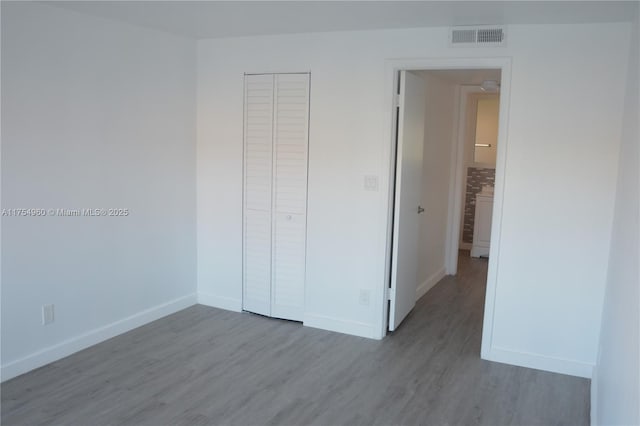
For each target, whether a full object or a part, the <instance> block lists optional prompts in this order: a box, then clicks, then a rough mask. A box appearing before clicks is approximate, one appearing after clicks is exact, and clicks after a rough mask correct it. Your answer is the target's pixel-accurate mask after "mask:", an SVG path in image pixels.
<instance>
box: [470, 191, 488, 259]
mask: <svg viewBox="0 0 640 426" xmlns="http://www.w3.org/2000/svg"><path fill="white" fill-rule="evenodd" d="M492 215H493V194H492V193H485V192H480V193H478V194H476V214H475V219H474V222H473V245H472V246H471V257H480V256H489V248H490V245H491V244H490V243H491V217H492Z"/></svg>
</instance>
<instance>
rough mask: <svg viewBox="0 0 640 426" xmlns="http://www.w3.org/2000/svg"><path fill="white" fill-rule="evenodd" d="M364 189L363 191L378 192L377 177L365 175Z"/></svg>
mask: <svg viewBox="0 0 640 426" xmlns="http://www.w3.org/2000/svg"><path fill="white" fill-rule="evenodd" d="M364 189H365V191H377V190H378V176H376V175H365V177H364Z"/></svg>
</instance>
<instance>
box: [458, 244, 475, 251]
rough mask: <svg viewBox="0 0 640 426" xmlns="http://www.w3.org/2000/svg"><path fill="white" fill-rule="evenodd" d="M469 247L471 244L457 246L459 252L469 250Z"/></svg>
mask: <svg viewBox="0 0 640 426" xmlns="http://www.w3.org/2000/svg"><path fill="white" fill-rule="evenodd" d="M471 247H473V244H471V243H460V245H459V246H458V249H459V250H471Z"/></svg>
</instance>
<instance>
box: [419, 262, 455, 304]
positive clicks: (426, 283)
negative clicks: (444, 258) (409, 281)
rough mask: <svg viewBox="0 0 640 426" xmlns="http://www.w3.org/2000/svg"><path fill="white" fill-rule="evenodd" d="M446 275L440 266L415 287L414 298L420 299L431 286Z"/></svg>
mask: <svg viewBox="0 0 640 426" xmlns="http://www.w3.org/2000/svg"><path fill="white" fill-rule="evenodd" d="M446 275H447V272H446V270H445V267H444V266H443V267H442V268H440V269H439V270H438V271H437V272H436V273H435V274H433V275H431V276H430V277H429V278H427V279H426V280H425V281H424V282H423V283H422V284H420V285H419V286H418V288H417V289H416V300H418V299H420V298H421V297H422V296H424V295H425V294H426V293H427V292H428V291H429V290H431V289H432V288H433V286H434V285H436V284H438V282H439V281H440V280H441V279H443V278H444V277H445V276H446Z"/></svg>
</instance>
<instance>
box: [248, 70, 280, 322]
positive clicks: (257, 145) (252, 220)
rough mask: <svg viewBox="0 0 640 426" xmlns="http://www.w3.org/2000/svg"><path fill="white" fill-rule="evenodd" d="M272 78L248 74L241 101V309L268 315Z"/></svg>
mask: <svg viewBox="0 0 640 426" xmlns="http://www.w3.org/2000/svg"><path fill="white" fill-rule="evenodd" d="M273 84H274V77H273V75H248V76H246V78H245V93H244V96H245V102H244V108H245V111H244V116H245V120H244V214H243V216H244V217H243V222H244V223H243V228H244V229H243V238H244V243H243V267H244V271H243V281H244V282H243V295H242V309H244V310H245V311H250V312H255V313H257V314H261V315H267V316H269V315H271V268H272V267H271V232H272V225H271V224H272V214H271V211H272V208H271V206H272V196H271V194H272V181H273V165H272V164H273V158H272V157H273Z"/></svg>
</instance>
